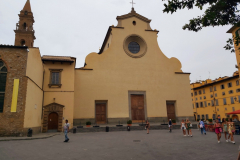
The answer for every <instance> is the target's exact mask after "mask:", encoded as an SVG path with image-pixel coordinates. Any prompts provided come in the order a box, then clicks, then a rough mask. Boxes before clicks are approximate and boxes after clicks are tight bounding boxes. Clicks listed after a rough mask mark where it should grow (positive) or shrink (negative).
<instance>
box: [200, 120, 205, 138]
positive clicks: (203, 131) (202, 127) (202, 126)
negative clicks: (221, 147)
mask: <svg viewBox="0 0 240 160" xmlns="http://www.w3.org/2000/svg"><path fill="white" fill-rule="evenodd" d="M199 127H200V129H201V134H203V133H204V134H205V135H206V129H205V124H204V122H203V119H201V121H200V123H199Z"/></svg>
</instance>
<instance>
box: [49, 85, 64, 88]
mask: <svg viewBox="0 0 240 160" xmlns="http://www.w3.org/2000/svg"><path fill="white" fill-rule="evenodd" d="M61 86H62V84H48V87H49V88H61Z"/></svg>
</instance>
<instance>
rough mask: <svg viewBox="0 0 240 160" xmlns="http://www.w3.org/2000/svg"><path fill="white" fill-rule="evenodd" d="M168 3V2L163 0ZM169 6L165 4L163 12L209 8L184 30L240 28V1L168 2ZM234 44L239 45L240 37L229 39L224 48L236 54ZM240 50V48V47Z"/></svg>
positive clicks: (198, 0) (185, 0)
mask: <svg viewBox="0 0 240 160" xmlns="http://www.w3.org/2000/svg"><path fill="white" fill-rule="evenodd" d="M162 1H166V0H162ZM167 1H168V4H166V3H165V4H164V7H165V8H164V10H163V12H166V13H171V14H172V13H174V12H177V10H181V9H184V8H187V9H193V7H197V8H199V9H200V10H202V9H203V7H204V6H209V7H208V8H207V9H206V10H205V12H204V14H203V15H200V16H198V17H197V18H193V19H190V20H189V23H188V24H185V25H184V26H183V29H184V30H185V29H187V30H190V31H194V32H198V31H200V30H201V29H202V28H204V27H209V26H212V27H215V26H224V25H233V26H239V27H240V22H239V20H240V16H239V9H238V8H239V4H240V0H167ZM233 42H234V43H235V44H236V46H238V45H239V43H240V39H239V35H237V36H236V37H234V39H231V38H230V39H229V40H228V41H227V45H226V46H225V47H224V48H225V49H226V50H231V52H234V46H233ZM239 48H240V47H239Z"/></svg>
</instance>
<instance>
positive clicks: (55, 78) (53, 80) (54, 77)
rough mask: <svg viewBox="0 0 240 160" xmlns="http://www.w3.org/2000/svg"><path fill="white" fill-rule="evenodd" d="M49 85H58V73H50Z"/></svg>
mask: <svg viewBox="0 0 240 160" xmlns="http://www.w3.org/2000/svg"><path fill="white" fill-rule="evenodd" d="M51 84H60V83H59V72H52V76H51Z"/></svg>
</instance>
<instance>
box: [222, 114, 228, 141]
mask: <svg viewBox="0 0 240 160" xmlns="http://www.w3.org/2000/svg"><path fill="white" fill-rule="evenodd" d="M227 125H228V122H227V121H226V119H225V118H223V119H222V128H223V132H224V135H225V140H226V142H228V139H227V133H228V129H227V127H228V126H227Z"/></svg>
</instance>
